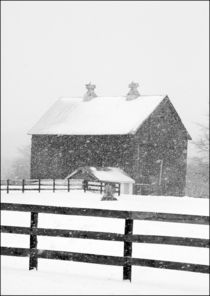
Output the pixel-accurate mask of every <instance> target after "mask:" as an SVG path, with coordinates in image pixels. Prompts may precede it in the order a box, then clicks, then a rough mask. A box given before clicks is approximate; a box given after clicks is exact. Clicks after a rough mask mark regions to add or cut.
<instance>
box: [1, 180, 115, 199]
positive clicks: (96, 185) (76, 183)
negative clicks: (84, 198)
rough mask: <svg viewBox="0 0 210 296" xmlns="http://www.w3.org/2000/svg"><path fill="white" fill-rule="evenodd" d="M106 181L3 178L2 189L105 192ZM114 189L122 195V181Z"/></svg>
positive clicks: (8, 190)
mask: <svg viewBox="0 0 210 296" xmlns="http://www.w3.org/2000/svg"><path fill="white" fill-rule="evenodd" d="M105 185H106V182H96V181H94V182H91V181H86V182H83V180H76V179H22V180H10V179H8V180H1V191H6V192H7V193H9V192H10V191H22V192H23V193H24V192H25V191H38V192H41V191H44V190H48V191H52V192H55V191H61V190H65V191H68V192H70V191H71V190H78V189H80V190H84V192H86V191H98V192H100V193H103V192H104V190H105ZM113 186H114V191H115V193H117V194H118V195H120V183H113Z"/></svg>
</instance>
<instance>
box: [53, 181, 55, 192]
mask: <svg viewBox="0 0 210 296" xmlns="http://www.w3.org/2000/svg"><path fill="white" fill-rule="evenodd" d="M53 192H55V179H53Z"/></svg>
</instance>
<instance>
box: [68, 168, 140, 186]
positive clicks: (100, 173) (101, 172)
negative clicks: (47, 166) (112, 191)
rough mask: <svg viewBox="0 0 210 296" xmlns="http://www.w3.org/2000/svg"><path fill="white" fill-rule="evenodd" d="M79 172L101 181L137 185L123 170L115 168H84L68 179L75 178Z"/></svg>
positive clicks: (73, 173)
mask: <svg viewBox="0 0 210 296" xmlns="http://www.w3.org/2000/svg"><path fill="white" fill-rule="evenodd" d="M78 172H83V173H84V172H86V173H88V174H90V176H91V175H92V176H94V177H95V178H96V179H97V180H99V181H104V182H116V183H135V181H134V180H133V179H132V178H131V177H129V176H128V174H126V172H124V171H123V170H122V169H120V168H115V167H104V168H102V167H100V168H99V167H97V168H96V167H82V168H78V169H77V170H75V171H74V172H72V173H71V174H70V175H69V176H67V179H68V178H71V177H73V176H74V175H76V174H77V173H78Z"/></svg>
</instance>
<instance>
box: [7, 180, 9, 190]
mask: <svg viewBox="0 0 210 296" xmlns="http://www.w3.org/2000/svg"><path fill="white" fill-rule="evenodd" d="M7 193H9V179H7Z"/></svg>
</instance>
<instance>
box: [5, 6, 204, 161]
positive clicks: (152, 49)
mask: <svg viewBox="0 0 210 296" xmlns="http://www.w3.org/2000/svg"><path fill="white" fill-rule="evenodd" d="M1 5H2V15H1V16H2V48H1V50H2V55H1V59H2V70H1V71H2V72H1V74H2V81H1V82H2V93H1V94H2V100H1V126H2V128H1V135H2V136H1V140H2V148H1V154H2V160H3V161H8V160H11V159H12V158H14V157H15V156H16V155H17V148H18V147H21V146H24V145H28V144H30V136H29V135H27V132H28V131H29V129H31V128H32V126H33V125H34V124H35V123H36V122H37V121H38V120H39V118H40V117H41V116H42V115H43V113H44V112H45V111H47V109H48V108H49V107H50V106H51V105H52V104H53V103H54V102H55V101H56V100H57V99H58V98H59V97H62V96H65V97H68V96H69V97H73V96H77V97H79V96H83V94H84V93H85V92H86V90H85V84H86V83H88V82H89V81H91V82H93V83H94V84H96V93H97V95H98V96H121V95H126V94H127V92H128V84H129V83H130V82H131V81H132V80H134V81H136V82H138V83H139V85H140V87H139V91H140V94H145V95H159V94H167V95H168V96H169V98H170V100H171V101H172V103H173V105H174V107H175V108H176V110H177V112H178V113H179V115H180V117H181V118H182V121H183V123H184V124H185V126H186V128H187V129H188V131H189V133H190V135H191V136H192V138H193V139H196V138H197V137H199V134H200V128H199V126H198V125H197V123H204V122H206V120H207V118H206V114H207V110H208V106H209V92H208V91H209V89H208V83H209V72H208V71H209V66H208V65H209V37H208V36H209V31H208V30H209V29H208V28H209V12H208V11H209V8H208V7H209V3H208V2H205V1H201V2H199V1H189V2H188V1H186V2H185V1H180V2H179V1H171V2H164V1H160V2H159V1H155V2H152V1H151V2H144V1H140V2H138V1H134V2H132V1H124V2H123V1H116V2H115V1H110V2H109V1H102V2H97V1H85V2H83V1H78V2H77V1H75V2H74V1H70V2H68V1H49V2H48V1H29V2H28V1H2V3H1ZM125 120H126V119H125ZM192 153H193V149H192V146H190V147H189V155H191V154H192Z"/></svg>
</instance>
